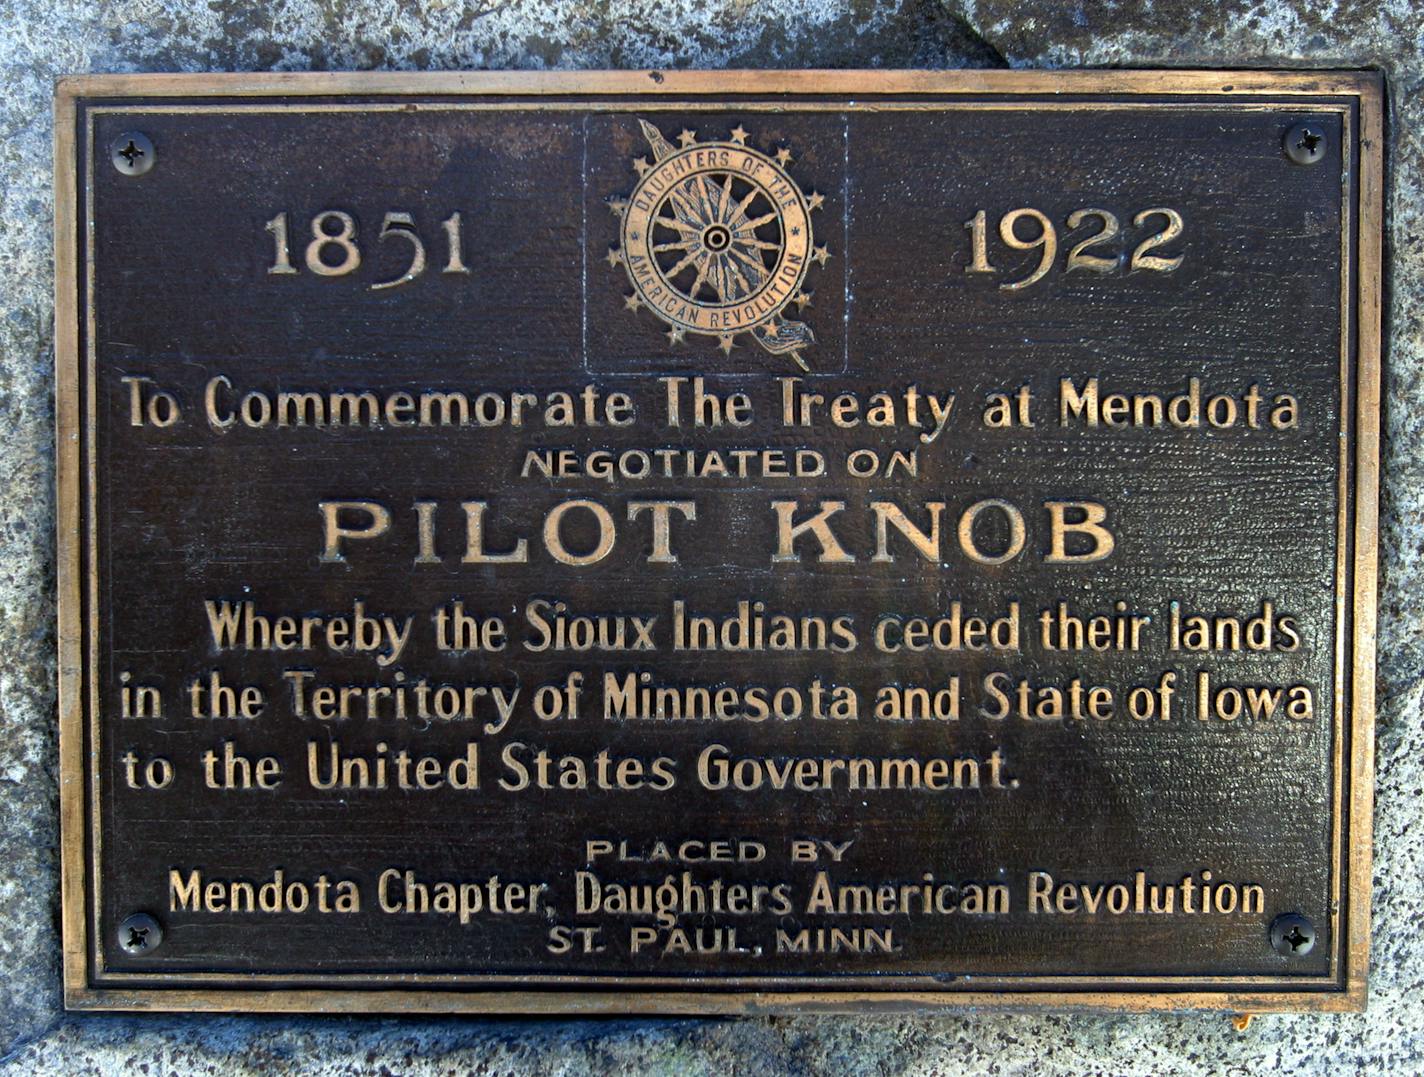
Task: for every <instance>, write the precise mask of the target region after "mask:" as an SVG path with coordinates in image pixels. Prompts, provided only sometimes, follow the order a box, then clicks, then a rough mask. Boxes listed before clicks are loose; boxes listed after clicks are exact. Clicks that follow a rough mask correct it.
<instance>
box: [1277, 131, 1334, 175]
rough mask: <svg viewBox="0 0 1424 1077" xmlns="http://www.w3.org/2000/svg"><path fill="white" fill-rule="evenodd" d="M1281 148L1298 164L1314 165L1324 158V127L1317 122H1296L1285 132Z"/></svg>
mask: <svg viewBox="0 0 1424 1077" xmlns="http://www.w3.org/2000/svg"><path fill="white" fill-rule="evenodd" d="M1281 148H1282V149H1283V150H1285V151H1286V156H1287V157H1289V158H1290V159H1291V160H1292V161H1294V162H1295V163H1296V164H1298V165H1314V164H1319V163H1320V162H1321V161H1323V160H1325V128H1323V127H1321V126H1320V124H1318V123H1298V124H1296V125H1295V126H1294V127H1292V128H1291V129H1290V130H1289V131H1287V132H1286V137H1285V138H1284V139H1283V140H1282V142H1281Z"/></svg>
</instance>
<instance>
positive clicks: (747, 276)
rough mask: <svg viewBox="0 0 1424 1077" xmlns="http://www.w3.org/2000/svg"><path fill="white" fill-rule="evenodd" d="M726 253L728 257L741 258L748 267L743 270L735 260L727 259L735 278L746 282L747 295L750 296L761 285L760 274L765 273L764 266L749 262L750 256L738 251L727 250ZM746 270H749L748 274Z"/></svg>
mask: <svg viewBox="0 0 1424 1077" xmlns="http://www.w3.org/2000/svg"><path fill="white" fill-rule="evenodd" d="M727 253H728V255H736V256H737V258H741V259H742V260H743V261H744V262H748V267H747V268H743V267H742V266H741V265H738V264H737V261H736V259H735V258H732V257H728V259H727V265H728V267H729V268H730V269H731V270H732V271H733V272H734V273H736V274H737V276H739V277H741V278H742V280H744V281H746V284H747V294H748V295H750V294H751V293H752V292H754V291H756V290H757V288H758V287H759V286H760V285H761V278H762V274H764V273H765V272H766V266H764V265H761V264H759V263H756V262H750V256H749V255H745V254H742V253H741V252H740V251H736V250H728V251H727ZM748 269H750V272H748Z"/></svg>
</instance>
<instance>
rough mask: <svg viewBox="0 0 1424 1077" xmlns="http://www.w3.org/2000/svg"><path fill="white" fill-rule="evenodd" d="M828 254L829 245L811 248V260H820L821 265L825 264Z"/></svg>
mask: <svg viewBox="0 0 1424 1077" xmlns="http://www.w3.org/2000/svg"><path fill="white" fill-rule="evenodd" d="M830 256H831V248H829V247H813V248H812V249H811V260H812V261H813V262H820V263H821V265H825V264H826V260H827V259H828V258H830Z"/></svg>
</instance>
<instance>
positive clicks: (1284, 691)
mask: <svg viewBox="0 0 1424 1077" xmlns="http://www.w3.org/2000/svg"><path fill="white" fill-rule="evenodd" d="M1380 100H1381V85H1380V82H1379V80H1378V79H1377V78H1376V77H1375V76H1372V75H1353V74H1333V73H1295V74H1262V73H1244V72H1232V73H1212V72H1170V73H1162V72H1078V73H1061V74H1025V73H1018V72H1014V73H1009V72H994V73H982V72H962V73H940V74H929V73H923V72H901V73H888V72H885V73H869V72H787V73H731V72H729V73H721V74H711V73H680V72H666V73H664V72H626V73H599V74H550V75H524V74H518V75H498V74H483V73H481V74H461V75H454V74H452V75H432V76H414V75H410V76H407V75H321V76H318V75H311V76H301V75H299V76H272V75H260V76H259V75H252V76H232V77H225V76H202V77H188V76H137V77H118V76H115V77H100V78H91V79H75V80H69V81H66V82H64V83H63V84H62V85H61V86H60V89H59V95H58V106H57V107H58V124H57V129H58V163H57V179H56V184H57V204H58V230H57V237H58V240H57V259H58V265H59V294H58V312H59V313H58V327H57V330H58V340H59V345H58V386H59V389H58V408H59V422H58V425H59V442H58V452H59V494H60V506H61V515H60V527H59V571H60V577H59V588H60V590H59V595H60V627H61V632H60V636H61V643H60V647H61V656H60V657H61V661H60V667H61V671H62V672H61V716H60V717H61V738H62V745H61V746H62V757H63V790H64V791H63V817H64V864H65V880H64V926H65V940H66V947H65V952H66V972H65V975H66V985H67V997H68V999H69V1003H70V1005H72V1006H75V1007H80V1008H99V1009H104V1008H125V1009H211V1008H221V1009H253V1010H257V1009H290V1010H297V1009H320V1010H342V1011H351V1010H386V1011H392V1010H398V1011H413V1010H418V1011H524V1012H541V1011H543V1012H558V1011H563V1012H579V1013H610V1012H619V1011H658V1012H704V1013H712V1012H722V1013H725V1012H753V1011H766V1010H798V1009H799V1010H812V1009H847V1008H860V1009H867V1010H882V1009H891V1008H908V1007H942V1006H954V1005H975V1006H983V1005H991V1004H1000V1003H1002V1004H1009V1005H1014V1006H1024V1005H1040V1006H1054V1007H1066V1006H1094V1007H1124V1008H1166V1007H1223V1008H1232V1009H1250V1010H1258V1009H1261V1010H1264V1009H1349V1008H1358V1007H1360V1006H1362V1005H1363V1003H1364V998H1365V961H1366V951H1367V945H1366V943H1367V924H1368V904H1369V847H1370V803H1371V785H1372V774H1371V742H1372V714H1373V669H1374V653H1373V648H1374V609H1373V603H1374V594H1375V528H1376V505H1375V503H1376V490H1377V482H1378V464H1377V454H1378V429H1379V415H1378V412H1379V377H1380V366H1379V324H1380V322H1379V318H1380V314H1379V302H1380V235H1381V231H1380V214H1381V209H1380V207H1381V196H1380V183H1381V151H1380V130H1381V128H1380V124H1381V110H1380Z"/></svg>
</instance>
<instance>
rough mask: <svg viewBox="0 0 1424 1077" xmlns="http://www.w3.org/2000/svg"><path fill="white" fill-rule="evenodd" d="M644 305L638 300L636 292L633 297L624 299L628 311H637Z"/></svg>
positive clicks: (629, 296) (628, 296) (627, 296)
mask: <svg viewBox="0 0 1424 1077" xmlns="http://www.w3.org/2000/svg"><path fill="white" fill-rule="evenodd" d="M642 305H643V303H642V300H640V299H639V298H638V294H637V293H636V292H634V293H633V294H632V295H625V296H624V297H623V306H624V307H625V308H626V309H628V310H637V309H638V308H639V307H641V306H642Z"/></svg>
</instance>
